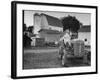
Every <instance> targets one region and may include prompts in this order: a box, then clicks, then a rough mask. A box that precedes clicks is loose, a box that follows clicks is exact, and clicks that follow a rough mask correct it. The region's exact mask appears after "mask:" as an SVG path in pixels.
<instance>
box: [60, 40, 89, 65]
mask: <svg viewBox="0 0 100 80" xmlns="http://www.w3.org/2000/svg"><path fill="white" fill-rule="evenodd" d="M70 43H71V44H70V45H69V44H68V43H67V44H66V45H64V44H63V46H61V47H60V48H59V56H60V58H61V62H62V65H63V66H68V64H70V63H71V62H73V63H75V61H76V60H77V59H78V61H76V62H79V61H80V59H81V60H82V63H85V64H89V61H88V57H89V56H90V51H87V50H86V49H85V45H84V41H82V40H76V41H72V42H70ZM73 63H72V64H73Z"/></svg>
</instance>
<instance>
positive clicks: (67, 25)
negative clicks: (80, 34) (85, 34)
mask: <svg viewBox="0 0 100 80" xmlns="http://www.w3.org/2000/svg"><path fill="white" fill-rule="evenodd" d="M61 21H62V24H63V30H64V31H65V30H66V29H69V30H70V31H73V32H77V31H78V30H79V28H80V26H81V23H80V22H79V20H78V19H76V17H74V16H70V15H68V16H67V17H63V18H62V19H61Z"/></svg>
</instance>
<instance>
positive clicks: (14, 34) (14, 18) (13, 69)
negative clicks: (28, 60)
mask: <svg viewBox="0 0 100 80" xmlns="http://www.w3.org/2000/svg"><path fill="white" fill-rule="evenodd" d="M17 4H33V5H45V6H46V5H49V6H60V7H80V8H93V9H96V38H95V39H96V64H95V66H96V71H95V72H84V73H69V74H53V75H52V74H51V75H37V76H21V77H18V76H17ZM97 30H98V7H97V6H88V5H72V4H57V3H40V2H24V1H12V2H11V78H13V79H20V78H38V77H54V76H68V75H83V74H84V75H85V74H97V73H98V52H97V50H98V45H97V44H98V40H97V39H98V32H97Z"/></svg>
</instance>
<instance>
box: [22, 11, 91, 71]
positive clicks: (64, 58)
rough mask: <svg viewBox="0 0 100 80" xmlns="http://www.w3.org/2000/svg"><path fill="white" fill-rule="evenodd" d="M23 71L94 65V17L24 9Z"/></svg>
mask: <svg viewBox="0 0 100 80" xmlns="http://www.w3.org/2000/svg"><path fill="white" fill-rule="evenodd" d="M23 15H24V25H23V69H42V68H62V67H66V68H67V67H80V66H91V21H90V20H91V14H89V13H74V12H53V11H52V12H51V11H50V12H48V11H30V10H24V11H23Z"/></svg>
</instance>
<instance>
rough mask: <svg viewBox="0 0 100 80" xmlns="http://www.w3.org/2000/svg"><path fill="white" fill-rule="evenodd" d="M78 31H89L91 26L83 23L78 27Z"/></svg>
mask: <svg viewBox="0 0 100 80" xmlns="http://www.w3.org/2000/svg"><path fill="white" fill-rule="evenodd" d="M79 32H91V26H90V25H84V26H82V27H81V28H80V29H79Z"/></svg>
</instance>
